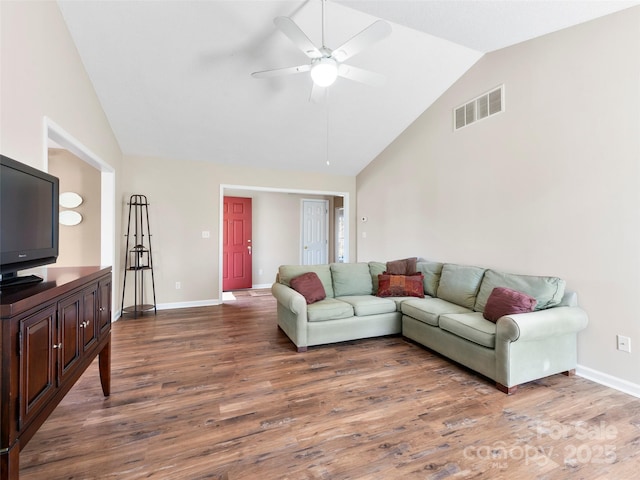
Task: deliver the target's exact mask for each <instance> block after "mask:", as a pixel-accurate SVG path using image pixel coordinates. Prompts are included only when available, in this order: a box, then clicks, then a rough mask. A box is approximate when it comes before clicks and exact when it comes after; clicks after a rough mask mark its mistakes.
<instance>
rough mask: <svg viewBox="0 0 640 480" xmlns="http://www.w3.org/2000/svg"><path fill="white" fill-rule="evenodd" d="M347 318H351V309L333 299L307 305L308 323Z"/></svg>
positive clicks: (349, 306)
mask: <svg viewBox="0 0 640 480" xmlns="http://www.w3.org/2000/svg"><path fill="white" fill-rule="evenodd" d="M349 317H353V307H352V306H351V305H350V304H348V303H346V302H341V301H340V300H336V299H335V298H325V299H324V300H320V301H319V302H316V303H312V304H311V305H307V321H309V322H323V321H326V320H339V319H341V318H349Z"/></svg>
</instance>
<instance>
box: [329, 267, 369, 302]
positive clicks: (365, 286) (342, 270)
mask: <svg viewBox="0 0 640 480" xmlns="http://www.w3.org/2000/svg"><path fill="white" fill-rule="evenodd" d="M331 278H332V279H333V295H334V296H335V297H343V296H347V295H371V294H372V293H373V281H372V280H371V272H370V271H369V264H368V263H364V262H363V263H332V264H331Z"/></svg>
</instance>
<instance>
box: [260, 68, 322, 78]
mask: <svg viewBox="0 0 640 480" xmlns="http://www.w3.org/2000/svg"><path fill="white" fill-rule="evenodd" d="M309 70H311V65H298V66H297V67H285V68H276V69H275V70H263V71H261V72H253V73H252V74H251V76H252V77H255V78H269V77H279V76H281V75H291V74H294V73H303V72H308V71H309Z"/></svg>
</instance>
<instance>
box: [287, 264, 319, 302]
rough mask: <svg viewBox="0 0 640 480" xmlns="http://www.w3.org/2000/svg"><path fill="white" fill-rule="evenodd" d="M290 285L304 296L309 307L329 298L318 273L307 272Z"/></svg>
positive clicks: (294, 279) (293, 279)
mask: <svg viewBox="0 0 640 480" xmlns="http://www.w3.org/2000/svg"><path fill="white" fill-rule="evenodd" d="M290 284H291V288H293V289H294V290H295V291H296V292H298V293H301V294H302V296H303V297H304V298H305V300H306V301H307V305H310V304H312V303H315V302H317V301H319V300H324V299H325V298H326V297H327V294H326V293H325V291H324V286H323V285H322V282H321V281H320V277H318V275H317V274H316V272H307V273H303V274H302V275H298V276H297V277H295V278H292V279H291V282H290Z"/></svg>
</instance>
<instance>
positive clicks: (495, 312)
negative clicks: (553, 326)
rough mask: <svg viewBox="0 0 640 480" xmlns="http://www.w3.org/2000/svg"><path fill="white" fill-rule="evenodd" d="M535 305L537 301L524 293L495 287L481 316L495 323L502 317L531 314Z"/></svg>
mask: <svg viewBox="0 0 640 480" xmlns="http://www.w3.org/2000/svg"><path fill="white" fill-rule="evenodd" d="M536 303H537V300H536V299H535V298H533V297H531V296H529V295H527V294H526V293H522V292H518V291H517V290H511V289H510V288H506V287H496V288H494V289H493V290H492V291H491V295H489V298H488V299H487V305H486V306H485V307H484V313H483V316H484V318H486V319H487V320H490V321H492V322H494V323H495V322H497V321H498V319H499V318H500V317H502V316H503V315H513V314H514V313H527V312H533V309H534V308H535V306H536Z"/></svg>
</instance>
